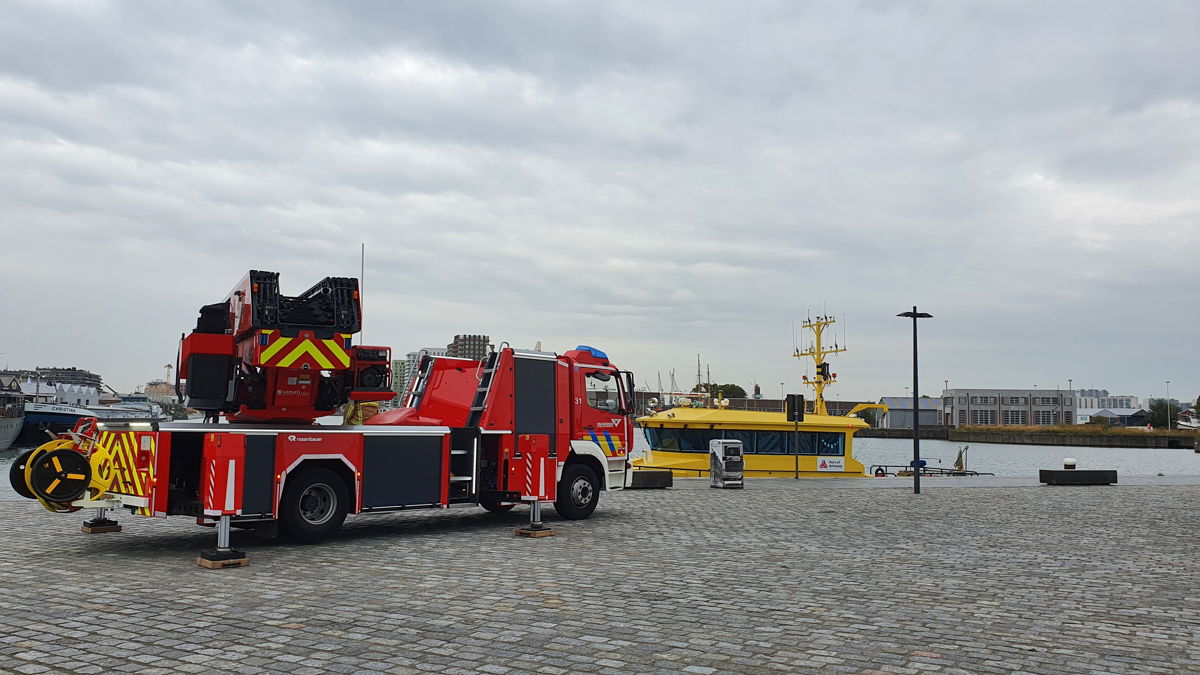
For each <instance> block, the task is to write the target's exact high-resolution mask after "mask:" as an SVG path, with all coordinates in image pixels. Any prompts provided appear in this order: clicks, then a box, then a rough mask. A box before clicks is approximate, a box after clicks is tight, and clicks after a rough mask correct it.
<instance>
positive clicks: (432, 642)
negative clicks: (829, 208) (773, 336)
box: [0, 479, 1200, 675]
mask: <svg viewBox="0 0 1200 675" xmlns="http://www.w3.org/2000/svg"><path fill="white" fill-rule="evenodd" d="M864 480H869V479H864ZM676 484H677V486H678V487H676V488H673V489H670V490H658V491H637V492H633V491H630V492H626V493H615V494H605V495H603V496H602V501H601V506H600V508H599V509H598V510H597V512H596V513H595V514H594V515H593V517H592V518H590V519H588V520H584V521H564V520H561V519H558V518H557V517H556V516H555V515H554V514H553V510H547V513H546V520H547V521H548V522H552V523H553V526H554V527H555V528H556V529H557V530H558V534H559V536H557V537H551V538H545V539H538V540H527V539H521V538H517V537H513V536H512V530H513V529H514V528H515V527H516V526H519V525H520V524H522V523H523V522H524V520H525V518H526V515H525V514H523V513H521V509H517V510H514V511H513V512H511V513H508V514H488V513H486V512H483V511H482V510H478V509H449V510H444V511H411V512H404V513H398V514H387V515H382V514H381V515H368V516H354V517H351V518H349V519H348V520H347V522H346V525H345V527H344V528H343V530H342V531H341V532H340V533H339V534H338V535H337V536H336V537H334V538H333V539H332V540H330V541H328V542H325V543H323V544H320V545H315V546H300V545H294V544H290V543H287V542H283V541H271V540H263V539H257V538H254V537H252V536H250V535H249V534H248V533H245V532H241V531H235V532H234V535H233V537H234V545H235V546H236V547H238V548H240V549H242V550H246V551H247V552H248V553H249V554H250V558H251V560H252V564H251V565H250V566H249V567H245V568H239V569H231V570H220V571H210V570H204V569H202V568H200V567H199V566H197V565H195V563H194V559H195V554H196V552H197V551H199V550H200V549H203V548H207V547H211V546H212V543H213V539H214V535H213V531H212V530H211V529H209V528H197V527H195V525H194V524H193V523H192V521H190V520H188V519H186V518H170V519H166V520H162V519H145V518H136V517H133V516H123V517H122V518H121V521H122V525H123V526H124V527H125V530H124V531H123V532H121V533H119V534H114V535H103V536H100V535H97V536H88V535H83V534H82V533H80V532H79V531H78V529H79V520H80V515H79V514H75V515H58V514H50V513H46V512H45V511H43V510H42V509H40V508H39V507H38V506H37V505H36V504H35V503H33V502H26V501H19V502H0V540H3V541H5V542H6V543H8V544H9V546H10V552H9V553H10V555H8V556H5V557H4V558H3V559H0V578H4V579H5V580H6V581H5V584H4V585H3V586H2V587H0V663H3V664H6V665H3V666H0V670H5V669H9V670H15V671H16V672H46V670H38V669H39V668H42V669H47V670H54V669H61V670H63V671H71V672H78V673H90V672H122V671H135V672H160V671H169V672H212V671H216V670H222V671H231V672H262V671H264V670H268V671H276V672H298V673H307V672H315V671H322V672H369V671H378V672H450V673H460V672H496V673H499V672H505V673H513V674H515V673H523V672H540V673H546V674H548V675H555V674H558V673H568V672H617V671H623V672H672V673H677V672H681V671H682V672H693V673H710V672H772V671H779V672H884V673H919V672H939V673H945V674H947V675H948V674H950V673H977V672H1011V671H1018V670H1020V671H1031V672H1044V673H1079V672H1092V671H1095V672H1196V671H1200V636H1198V635H1197V631H1196V630H1195V626H1197V625H1200V605H1198V604H1197V603H1196V601H1195V599H1196V597H1197V596H1196V592H1195V590H1194V589H1195V588H1197V587H1200V563H1198V562H1197V561H1200V538H1197V537H1195V534H1194V517H1193V516H1192V509H1190V508H1188V505H1190V504H1195V503H1197V502H1198V501H1200V486H1187V485H1180V486H1132V485H1131V486H1111V487H1106V488H1095V489H1093V488H1078V489H1066V490H1063V489H1049V488H1046V487H1044V486H1043V487H1037V488H1022V487H990V488H982V487H980V488H957V487H953V488H951V487H947V488H939V489H937V490H929V491H927V492H926V494H923V495H920V496H916V495H912V494H911V493H910V492H908V491H907V490H888V489H872V490H862V489H852V488H841V487H838V483H835V482H829V481H791V480H786V479H784V480H754V481H751V482H750V483H749V484H748V486H747V487H746V489H745V490H742V491H739V492H734V491H713V490H710V489H708V488H707V485H706V484H705V483H703V482H697V481H688V480H679V481H676ZM47 666H49V667H50V668H47ZM23 667H27V671H22V670H20V669H21V668H23Z"/></svg>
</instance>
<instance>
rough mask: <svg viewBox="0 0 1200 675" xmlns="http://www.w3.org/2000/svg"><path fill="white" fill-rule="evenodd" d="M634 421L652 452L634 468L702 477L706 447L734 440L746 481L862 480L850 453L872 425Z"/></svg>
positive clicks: (666, 417) (737, 418)
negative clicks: (715, 441)
mask: <svg viewBox="0 0 1200 675" xmlns="http://www.w3.org/2000/svg"><path fill="white" fill-rule="evenodd" d="M637 421H638V424H640V425H641V426H642V430H643V432H644V433H645V435H646V441H647V442H648V443H649V444H650V451H649V452H648V453H647V454H646V456H645V457H641V458H639V459H635V460H633V465H634V466H635V467H644V468H647V469H650V468H654V469H671V470H672V472H673V473H674V474H675V475H676V476H693V477H695V476H702V475H706V474H707V473H708V468H709V457H708V442H709V441H711V440H713V439H733V440H739V441H741V442H742V452H743V453H744V454H743V455H742V457H743V459H744V460H745V467H746V468H745V475H746V476H747V477H755V476H760V477H762V476H824V477H831V476H862V475H864V473H863V465H862V463H861V462H859V461H858V460H856V459H854V455H853V452H852V448H853V443H854V432H856V431H858V430H859V429H865V428H867V427H868V426H870V425H868V424H867V423H866V422H865V421H863V420H861V419H859V418H857V417H840V416H835V415H813V414H805V416H804V421H803V422H800V423H799V424H797V423H795V422H788V421H787V419H786V416H785V415H784V414H783V413H782V412H760V411H754V410H729V409H723V408H673V409H671V410H664V411H662V412H658V413H655V414H653V415H649V416H646V417H639V418H638V420H637ZM797 429H798V430H797ZM797 448H798V449H799V452H797Z"/></svg>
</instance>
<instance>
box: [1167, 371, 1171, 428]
mask: <svg viewBox="0 0 1200 675" xmlns="http://www.w3.org/2000/svg"><path fill="white" fill-rule="evenodd" d="M1170 430H1171V381H1170V380H1167V431H1170Z"/></svg>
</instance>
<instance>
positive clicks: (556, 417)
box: [10, 271, 633, 567]
mask: <svg viewBox="0 0 1200 675" xmlns="http://www.w3.org/2000/svg"><path fill="white" fill-rule="evenodd" d="M360 327H361V303H360V301H359V297H358V282H357V280H355V279H347V278H327V279H324V280H322V281H321V282H320V283H318V284H317V285H316V286H314V287H313V288H311V289H309V290H308V291H306V292H305V293H303V294H301V295H299V296H284V295H281V294H280V292H279V283H278V274H275V273H272V272H260V271H251V272H250V274H249V275H247V277H246V278H245V279H244V280H243V281H242V283H241V284H239V285H238V286H237V287H236V288H235V289H234V291H233V292H232V293H230V294H229V296H228V297H227V298H226V300H225V301H224V302H222V303H218V304H215V305H208V306H205V307H203V308H201V310H200V318H199V320H198V321H197V325H196V329H195V330H194V331H192V332H191V333H190V334H188V335H187V336H186V337H184V338H183V340H182V343H181V349H180V362H179V370H178V373H179V380H178V384H177V390H178V393H179V394H180V396H181V400H185V401H186V404H187V406H188V407H191V408H195V409H197V410H201V411H204V413H205V415H206V419H205V421H204V423H184V422H177V423H164V424H158V425H156V424H142V425H138V424H124V425H119V424H103V423H97V422H96V421H95V420H81V421H80V424H78V425H76V428H75V429H73V430H72V431H71V432H69V433H67V434H63V435H61V436H60V437H59V438H57V439H55V440H53V441H51V442H49V443H46V444H45V445H43V446H41V447H39V448H37V449H35V450H33V451H30V452H28V453H25V454H24V455H22V456H21V457H19V458H18V460H17V461H16V462H15V463H14V465H13V468H12V471H11V473H10V479H11V482H12V484H13V488H14V489H15V490H16V491H17V492H18V493H20V494H22V495H23V496H26V497H29V498H31V499H36V500H38V501H39V502H40V503H41V504H42V505H43V506H44V507H46V508H47V509H48V510H51V511H56V512H70V511H77V510H79V509H82V508H97V509H99V511H98V512H97V514H98V515H97V517H96V518H95V519H92V520H89V521H87V522H85V524H84V531H89V532H102V531H115V530H118V529H119V526H118V525H117V523H116V522H115V521H113V520H109V519H108V518H107V517H106V515H107V513H108V510H109V509H128V510H129V511H130V512H131V513H133V514H136V515H144V516H155V517H166V516H170V515H186V516H191V517H194V518H196V519H197V521H198V522H200V523H201V524H206V525H216V527H217V547H216V548H215V549H213V550H210V551H205V552H204V553H202V554H201V558H200V560H199V562H200V563H201V564H202V565H205V566H207V567H225V566H236V565H242V564H246V558H245V555H244V554H242V553H241V552H239V551H235V550H233V549H231V548H230V544H229V539H230V537H229V534H230V527H231V526H239V527H252V526H264V525H265V526H274V525H275V524H276V523H277V524H278V526H279V527H281V528H282V529H283V530H284V532H285V533H287V534H289V535H291V536H292V537H294V538H296V539H299V540H304V541H316V540H319V539H322V538H324V537H327V536H329V535H330V534H332V533H333V532H334V531H336V530H337V529H338V528H339V527H340V526H341V524H342V522H343V520H344V519H345V517H346V515H347V514H349V513H370V512H379V511H392V510H400V509H412V508H429V507H439V508H446V507H450V506H452V505H457V504H478V505H479V506H482V507H483V508H485V509H487V510H489V511H505V510H508V509H511V508H513V507H514V506H515V505H517V504H520V503H522V502H525V503H528V504H530V507H531V508H530V522H531V524H530V528H529V530H528V531H529V532H530V533H538V532H540V531H542V530H543V529H544V528H543V526H542V524H541V516H540V508H541V505H542V503H544V502H550V503H553V504H554V507H555V510H556V511H558V513H559V514H560V515H561V516H562V517H564V518H568V519H579V518H586V517H588V516H589V515H591V513H592V511H593V510H594V509H595V508H596V503H597V500H598V499H599V493H600V492H601V491H604V490H618V489H621V488H622V487H623V486H624V484H625V474H626V470H627V466H628V465H627V462H626V459H627V455H628V450H629V447H630V442H631V434H632V425H631V422H630V417H629V415H630V413H632V412H633V404H632V392H633V376H632V373H630V372H628V371H623V370H619V369H618V368H617V367H616V366H614V365H613V364H612V363H611V362H610V361H609V359H608V356H607V355H606V354H605V353H604V352H602V351H600V350H598V349H595V348H592V347H587V346H580V347H577V348H575V349H572V350H569V351H567V352H565V353H563V354H561V355H559V354H554V353H549V352H541V351H529V350H520V349H513V348H511V347H509V346H507V345H503V344H502V345H501V346H500V348H499V349H496V350H494V351H492V352H491V353H489V354H488V355H487V356H486V357H485V358H483V359H481V360H479V361H476V360H471V359H461V358H448V357H432V356H426V357H424V358H422V359H421V361H420V363H419V366H418V373H417V376H416V378H415V380H414V381H413V384H412V386H411V388H410V389H409V390H408V391H407V392H406V393H404V394H402V396H404V398H405V401H404V403H405V405H404V406H403V407H400V408H397V409H393V410H389V411H386V412H382V413H380V414H378V415H375V416H373V417H371V418H370V419H369V420H367V422H366V423H365V424H363V425H357V426H343V425H319V424H315V421H316V420H317V419H318V418H320V417H323V416H327V415H332V414H335V413H336V411H337V410H338V409H339V408H340V407H342V406H343V405H347V404H354V403H356V402H363V401H380V400H387V399H390V398H391V397H392V396H393V395H394V394H393V392H392V390H391V389H390V372H391V371H390V358H391V354H390V350H389V349H388V348H386V347H374V346H362V345H354V344H353V342H352V340H351V338H352V336H353V335H354V334H355V333H357V332H358V331H359V329H360ZM222 417H223V418H224V420H223V421H222V419H221V418H222Z"/></svg>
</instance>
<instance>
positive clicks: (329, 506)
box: [300, 483, 337, 525]
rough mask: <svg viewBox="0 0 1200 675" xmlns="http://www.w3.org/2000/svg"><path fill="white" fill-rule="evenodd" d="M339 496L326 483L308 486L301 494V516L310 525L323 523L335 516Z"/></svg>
mask: <svg viewBox="0 0 1200 675" xmlns="http://www.w3.org/2000/svg"><path fill="white" fill-rule="evenodd" d="M336 502H337V496H336V495H335V494H334V492H333V488H332V487H330V486H328V485H326V484H325V483H317V484H316V485H310V486H308V489H307V490H305V491H304V492H303V493H302V494H301V495H300V517H301V518H303V519H304V521H305V522H307V523H308V524H310V525H322V524H324V523H325V522H327V521H328V520H329V519H330V518H332V517H333V512H334V504H335V503H336Z"/></svg>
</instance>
